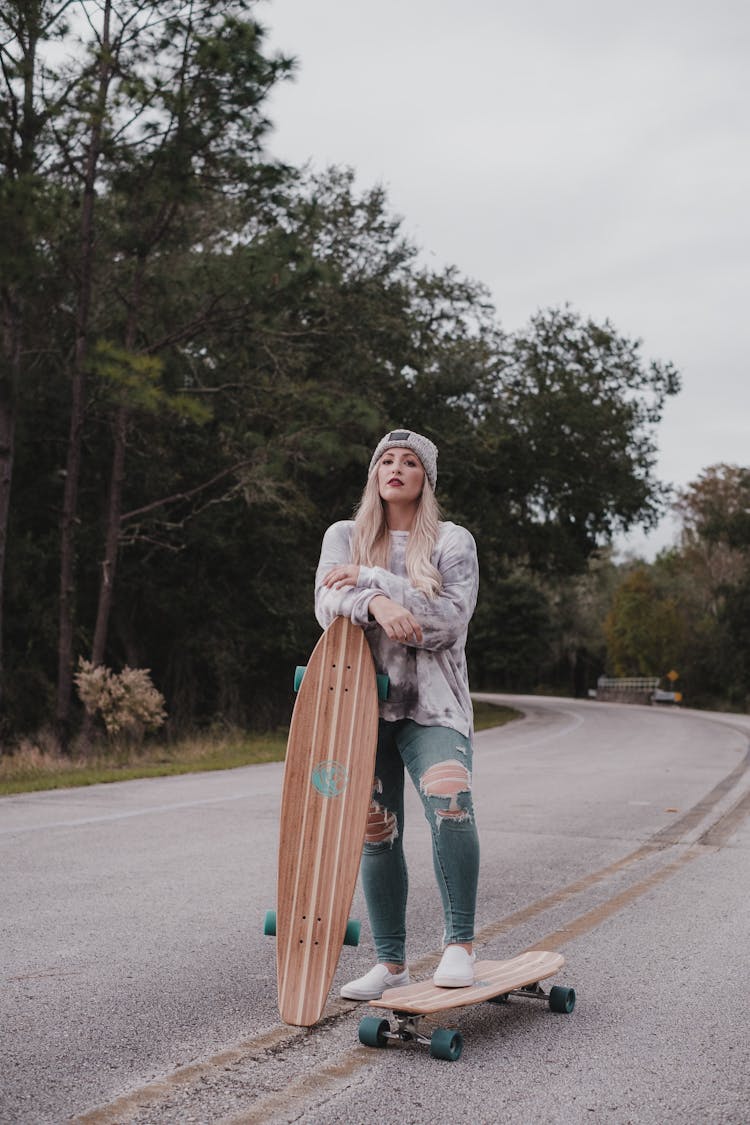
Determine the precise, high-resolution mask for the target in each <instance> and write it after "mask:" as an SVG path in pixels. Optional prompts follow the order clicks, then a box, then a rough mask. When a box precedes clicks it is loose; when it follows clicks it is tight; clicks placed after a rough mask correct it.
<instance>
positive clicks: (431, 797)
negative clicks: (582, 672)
mask: <svg viewBox="0 0 750 1125" xmlns="http://www.w3.org/2000/svg"><path fill="white" fill-rule="evenodd" d="M437 455H438V451H437V449H436V447H435V446H434V445H433V443H432V442H431V441H430V440H429V439H428V438H426V437H423V436H422V435H421V434H417V433H414V432H413V431H412V430H393V431H391V433H389V434H386V436H385V437H384V438H383V439H382V441H381V442H380V443H379V445H378V447H377V449H376V450H375V452H374V454H373V456H372V461H371V462H370V470H369V475H368V482H367V486H366V488H365V490H364V493H363V496H362V500H361V502H360V505H359V508H358V510H357V514H356V518H355V519H354V520H344V521H341V522H340V523H335V524H333V526H332V527H330V528H329V529H328V531H327V532H326V534H325V536H324V539H323V547H322V552H321V557H320V564H319V566H318V572H317V577H316V584H315V612H316V616H317V618H318V621H319V622H320V624H321V625H322V626H323V628H325V627H326V626H328V625H329V624H330V623H331V621H332V620H333V619H334V617H336V616H337V615H342V616H344V617H349V618H350V619H351V620H352V621H353V622H354V623H355V624H357V625H361V626H363V627H364V628H365V629H366V632H367V638H368V640H369V643H370V647H371V649H372V654H373V657H374V660H375V665H376V667H377V670H378V672H382V673H386V674H387V675H388V676H389V679H390V695H389V698H388V700H387V701H386V702H383V703H381V705H380V729H379V738H378V750H377V757H376V764H375V781H374V786H373V795H372V803H371V805H370V812H369V817H368V824H367V832H366V836H365V845H364V852H363V856H362V884H363V887H364V892H365V898H366V900H367V909H368V914H369V917H370V925H371V928H372V932H373V937H374V939H375V948H376V952H377V956H378V964H377V965H375V967H374V968H373V969H371V970H370V972H369V973H367V974H366V975H365V976H363V977H361V978H359V979H358V980H355V981H351V982H350V983H349V984H346V985H344V987H343V988H342V989H341V995H342V996H345V997H347V998H348V999H352V1000H375V999H377V998H378V997H380V996H381V995H382V993H383V992H384V990H385V989H386V988H395V987H396V986H398V985H402V984H408V983H409V971H408V969H407V967H406V948H405V946H406V897H407V888H408V880H407V871H406V863H405V860H404V851H403V821H404V767H406V769H407V770H408V771H409V774H410V776H411V778H412V781H413V782H414V784H415V786H416V788H417V791H418V792H419V794H420V796H421V799H422V803H423V805H424V811H425V815H426V817H427V820H428V822H429V825H430V828H431V831H432V851H433V860H434V867H435V875H436V877H437V882H438V887H439V889H440V894H441V898H442V902H443V912H444V917H445V928H444V934H443V944H444V947H445V949H444V953H443V957H442V960H441V962H440V965H439V967H438V969H437V971H436V972H435V975H434V978H433V979H434V981H435V983H436V984H438V985H441V986H444V987H462V986H466V985H470V984H472V983H473V981H474V970H473V961H474V953H473V948H472V942H473V939H474V911H475V905H476V889H477V874H478V869H479V842H478V838H477V830H476V824H475V821H474V808H473V803H472V795H471V767H472V745H471V736H472V706H471V698H470V696H469V685H468V678H467V673H466V658H465V654H464V645H465V643H466V630H467V627H468V624H469V621H470V619H471V615H472V613H473V612H474V606H475V604H476V599H477V589H478V581H479V580H478V567H477V555H476V547H475V544H474V540H473V538H472V537H471V535H470V534H469V532H468V531H466V530H465V529H464V528H462V527H458V526H457V525H456V524H453V523H447V522H441V521H440V519H439V514H440V513H439V509H438V506H437V502H436V500H435V495H434V493H435V484H436V481H437Z"/></svg>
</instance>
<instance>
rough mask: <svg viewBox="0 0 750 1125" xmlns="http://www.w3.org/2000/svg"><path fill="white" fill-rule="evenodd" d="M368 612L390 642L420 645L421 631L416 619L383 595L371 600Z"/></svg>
mask: <svg viewBox="0 0 750 1125" xmlns="http://www.w3.org/2000/svg"><path fill="white" fill-rule="evenodd" d="M368 610H369V613H370V615H371V616H372V617H374V618H375V620H376V621H377V623H378V625H380V627H381V629H382V630H383V632H384V633H385V635H386V636H387V637H388V638H389V639H390V640H392V641H399V642H400V643H401V644H406V645H408V644H415V643H416V644H418V645H420V644H421V643H422V630H421V628H420V626H419V622H418V621H417V619H416V617H415V616H414V615H413V614H412V613H409V610H408V609H404V607H403V606H402V605H399V604H398V602H394V601H393V600H392V599H391V598H388V597H386V596H385V594H377V595H376V596H375V597H374V598H372V600H371V601H370V604H369V606H368Z"/></svg>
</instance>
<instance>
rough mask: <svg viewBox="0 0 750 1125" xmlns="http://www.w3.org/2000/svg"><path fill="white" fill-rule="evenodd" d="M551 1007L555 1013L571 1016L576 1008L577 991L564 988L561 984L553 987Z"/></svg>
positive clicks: (550, 998) (550, 997)
mask: <svg viewBox="0 0 750 1125" xmlns="http://www.w3.org/2000/svg"><path fill="white" fill-rule="evenodd" d="M549 1006H550V1009H551V1010H552V1011H553V1012H562V1013H563V1014H564V1015H568V1016H569V1015H570V1013H571V1012H572V1011H573V1009H574V1008H575V1006H576V993H575V989H574V988H563V987H561V986H560V985H559V984H555V985H553V987H552V988H551V989H550V990H549Z"/></svg>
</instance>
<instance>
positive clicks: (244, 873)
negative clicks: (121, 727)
mask: <svg viewBox="0 0 750 1125" xmlns="http://www.w3.org/2000/svg"><path fill="white" fill-rule="evenodd" d="M484 698H493V699H497V700H499V701H502V702H510V703H511V704H514V705H515V706H517V707H519V708H522V709H523V711H524V715H525V717H524V718H523V719H521V720H517V721H516V722H514V723H512V724H510V725H508V726H506V727H503V728H499V729H498V730H496V731H486V732H483V733H481V734H479V735H478V736H477V739H476V761H475V775H474V779H475V799H476V805H477V814H478V819H479V828H480V837H481V841H482V871H481V885H480V908H479V916H478V945H479V951H480V955H481V956H483V957H507V956H512V955H513V954H515V953H517V952H520V951H521V950H523V949H526V948H529V947H531V946H537V947H540V948H553V949H560V950H562V952H563V953H564V954H565V957H566V960H567V965H566V967H565V969H564V970H563V972H562V974H560V978H559V983H566V984H571V985H573V986H574V987H575V988H576V990H577V993H578V1004H577V1007H576V1010H575V1012H574V1013H573V1014H572V1015H571V1016H557V1015H553V1014H552V1013H550V1012H549V1011H548V1010H547V1009H546V1007H544V1006H542V1005H534V1004H532V1003H523V1002H518V1003H512V1004H510V1005H507V1006H504V1007H501V1008H498V1007H495V1006H490V1005H482V1006H479V1007H475V1008H471V1009H466V1010H463V1011H460V1012H458V1013H456V1014H455V1017H454V1019H453V1020H452V1021H451V1022H453V1023H455V1024H456V1025H457V1026H459V1027H460V1028H461V1030H462V1033H463V1035H464V1039H465V1044H466V1045H465V1050H464V1054H463V1056H462V1058H461V1060H460V1061H459V1062H458V1063H456V1064H453V1065H451V1064H448V1063H442V1062H436V1061H433V1060H432V1059H430V1057H429V1055H428V1053H427V1052H426V1051H425V1050H424V1049H420V1048H417V1047H407V1048H401V1047H395V1048H392V1049H389V1050H386V1051H373V1050H371V1049H367V1048H364V1047H360V1046H359V1045H358V1043H357V1032H356V1028H357V1023H358V1020H359V1017H360V1015H361V1014H362V1010H363V1009H362V1008H361V1007H359V1006H357V1005H354V1004H351V1003H348V1002H344V1001H340V1000H338V999H337V998H336V996H335V995H332V996H331V999H330V1002H329V1006H328V1008H327V1010H326V1016H325V1018H324V1020H323V1022H322V1023H321V1024H319V1025H318V1026H317V1027H316V1028H313V1029H311V1030H310V1031H304V1030H300V1029H295V1028H289V1027H285V1026H284V1025H282V1024H280V1022H279V1020H278V1015H277V1012H276V1005H275V979H274V950H273V945H272V943H271V942H270V941H269V939H266V938H263V936H262V933H261V919H262V916H263V912H264V910H265V908H266V907H267V906H271V905H273V900H274V884H275V853H276V844H277V837H276V831H277V816H278V805H279V795H280V786H281V766H280V765H275V764H274V765H267V766H254V767H248V768H245V769H238V770H233V771H230V772H227V773H212V774H193V775H188V776H185V777H178V778H165V779H157V780H146V781H135V782H123V783H120V784H117V785H108V786H94V787H91V788H88V789H77V790H67V791H59V792H50V793H41V794H28V795H24V796H20V797H10V798H3V799H0V855H1V863H2V873H3V874H2V881H1V883H0V950H1V953H0V978H1V979H2V993H1V996H2V998H1V1000H0V1051H1V1052H2V1080H1V1086H0V1122H2V1123H3V1125H6V1123H7V1125H25V1123H29V1125H32V1123H33V1125H42V1123H45V1122H55V1123H59V1122H62V1121H66V1120H75V1121H78V1122H83V1121H86V1122H96V1123H103V1122H119V1123H122V1125H124V1123H129V1125H135V1123H157V1122H158V1123H170V1122H179V1123H180V1125H182V1123H185V1122H191V1121H193V1122H200V1123H206V1125H209V1123H210V1125H214V1123H218V1122H222V1123H229V1122H232V1123H235V1125H239V1123H240V1122H243V1123H245V1125H251V1123H253V1122H259V1123H260V1122H263V1123H264V1125H265V1123H269V1122H276V1121H278V1122H287V1121H306V1122H314V1123H315V1125H328V1123H342V1125H343V1123H347V1125H350V1123H352V1122H362V1123H369V1122H380V1121H384V1120H394V1121H399V1122H405V1123H410V1122H411V1123H415V1125H417V1123H422V1122H425V1123H426V1122H429V1123H430V1125H440V1123H441V1122H449V1121H450V1122H452V1121H456V1120H466V1121H468V1120H470V1121H473V1122H497V1121H502V1122H513V1123H515V1122H518V1123H519V1125H520V1123H523V1125H528V1123H529V1122H534V1125H539V1123H553V1122H560V1123H565V1125H568V1123H577V1122H597V1121H606V1122H608V1123H610V1122H611V1123H615V1125H619V1123H622V1125H626V1123H644V1125H651V1123H653V1125H665V1123H669V1122H675V1123H688V1122H690V1123H692V1122H708V1123H711V1125H714V1123H732V1125H740V1123H741V1122H746V1121H747V1119H748V1108H747V1107H748V1104H750V1078H749V1077H748V1076H749V1075H750V1051H749V1038H748V1001H747V997H748V994H749V992H750V968H749V963H750V961H749V958H748V952H747V951H748V949H749V948H750V894H749V893H748V892H749V891H750V876H749V871H750V854H749V853H750V827H749V826H750V816H749V815H748V814H750V752H749V751H748V739H749V738H750V718H748V717H743V716H729V715H714V714H707V713H699V712H689V711H678V710H673V709H669V710H658V709H656V708H642V707H628V706H622V705H615V704H603V703H601V704H599V703H592V702H588V701H574V700H567V699H545V698H533V699H531V698H513V697H507V696H504V697H487V696H486V697H484ZM407 815H408V818H409V822H408V825H407V833H406V846H407V854H408V856H409V860H410V874H411V888H412V890H411V900H410V916H409V925H410V960H411V964H412V968H413V970H414V972H415V973H416V975H419V974H422V975H426V974H428V973H429V971H430V969H431V968H432V966H433V965H434V964H435V963H436V961H437V957H438V954H439V950H440V927H439V921H438V915H439V909H438V906H439V904H438V897H437V891H436V889H435V887H434V882H433V876H432V870H431V858H430V855H429V843H428V836H427V832H426V826H425V825H424V824H423V823H422V821H421V812H420V811H419V808H418V804H417V801H416V798H415V797H413V796H412V797H411V798H410V800H409V803H408V809H407ZM355 909H356V910H357V911H360V912H361V911H362V910H363V908H362V903H361V899H360V896H359V892H358V895H357V900H356V902H355ZM371 963H372V952H371V948H370V945H369V941H368V939H367V937H366V935H365V939H364V941H363V945H362V946H361V947H360V948H359V949H357V950H345V951H344V952H343V954H342V958H341V962H340V966H339V972H338V976H337V981H338V982H340V981H342V980H344V979H347V978H348V977H349V976H354V975H358V974H359V973H360V972H361V971H364V970H365V969H366V968H368V967H369V966H370V964H371Z"/></svg>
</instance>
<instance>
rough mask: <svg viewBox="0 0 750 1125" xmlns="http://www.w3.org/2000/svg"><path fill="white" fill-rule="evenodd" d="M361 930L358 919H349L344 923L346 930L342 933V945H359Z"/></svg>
mask: <svg viewBox="0 0 750 1125" xmlns="http://www.w3.org/2000/svg"><path fill="white" fill-rule="evenodd" d="M361 929H362V923H361V922H360V921H359V919H358V918H350V919H349V921H348V922H347V923H346V930H345V932H344V945H359V934H360V930H361Z"/></svg>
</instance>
